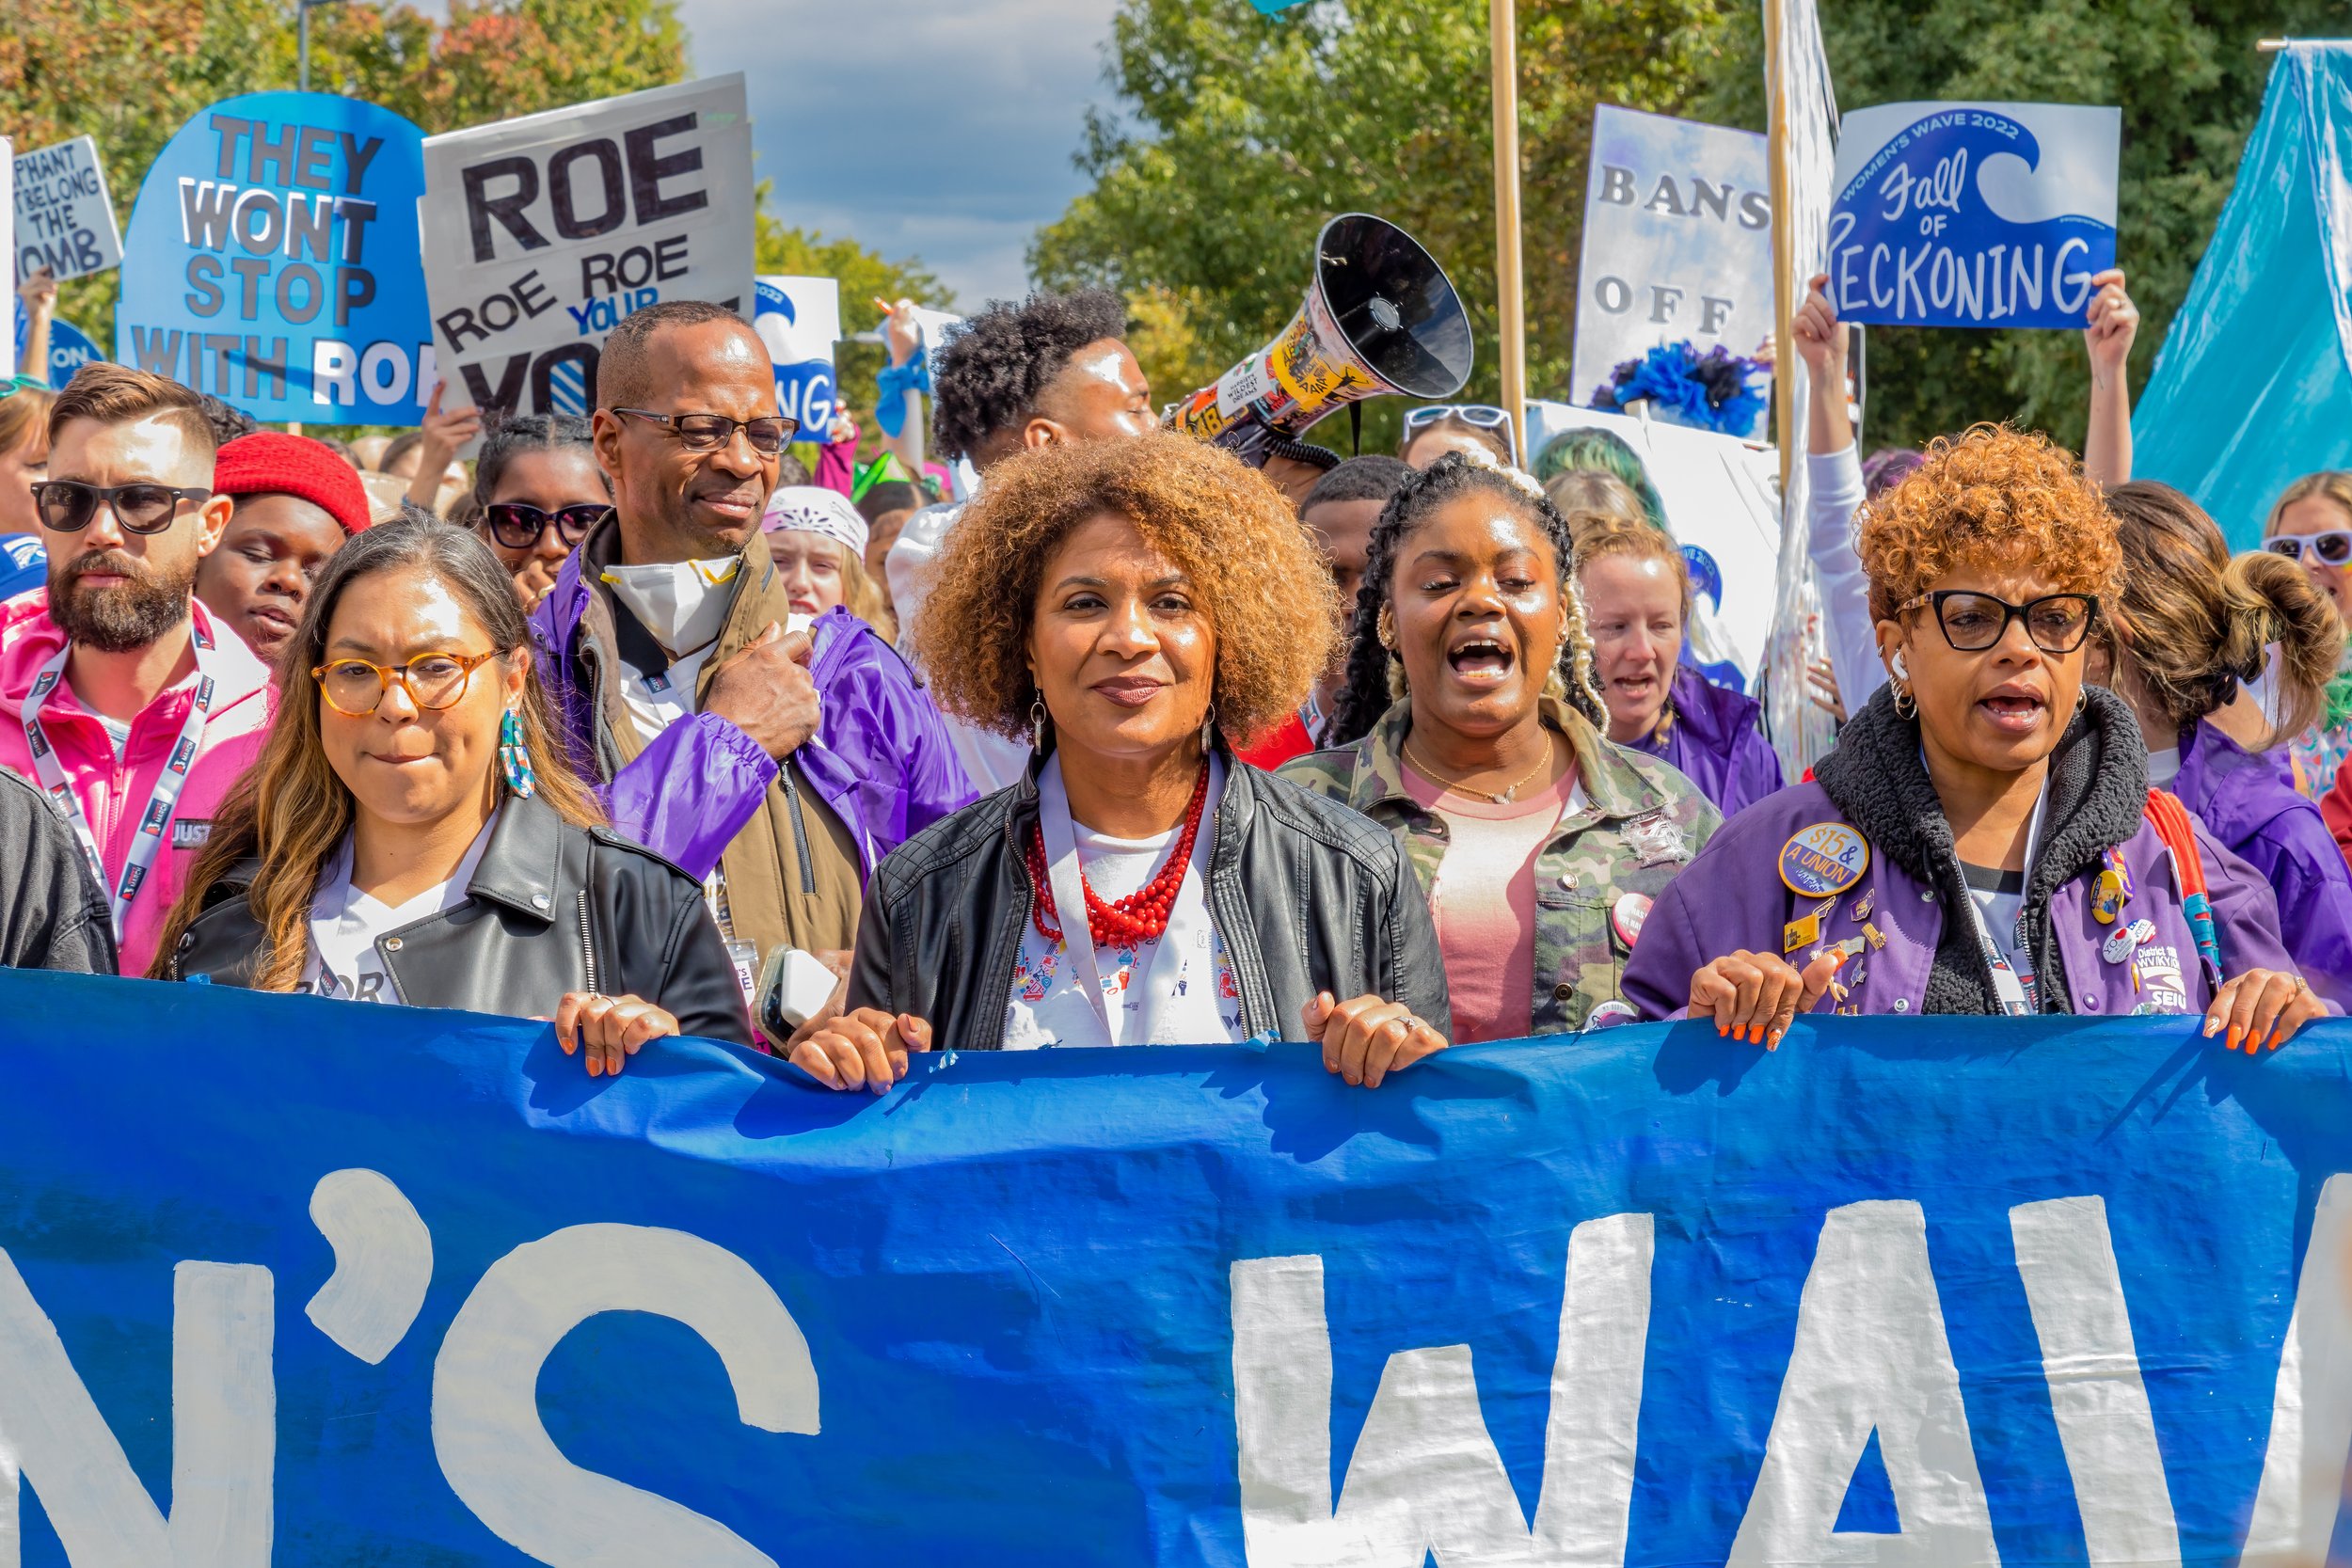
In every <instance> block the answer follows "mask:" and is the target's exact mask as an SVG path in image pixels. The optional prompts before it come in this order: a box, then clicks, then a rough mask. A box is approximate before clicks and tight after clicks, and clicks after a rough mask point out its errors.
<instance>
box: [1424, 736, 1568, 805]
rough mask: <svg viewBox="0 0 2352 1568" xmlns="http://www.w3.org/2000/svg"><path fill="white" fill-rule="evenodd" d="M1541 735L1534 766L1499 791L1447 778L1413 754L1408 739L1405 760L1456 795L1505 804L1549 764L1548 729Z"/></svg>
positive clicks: (1549, 741)
mask: <svg viewBox="0 0 2352 1568" xmlns="http://www.w3.org/2000/svg"><path fill="white" fill-rule="evenodd" d="M1543 735H1544V754H1543V755H1542V756H1541V757H1539V758H1537V759H1536V762H1535V766H1534V767H1533V768H1529V769H1528V770H1527V771H1526V772H1524V773H1522V774H1520V775H1519V776H1518V778H1517V779H1515V780H1513V781H1512V782H1511V783H1510V784H1507V785H1505V786H1504V787H1503V788H1502V790H1500V791H1488V790H1484V789H1471V788H1470V787H1469V786H1468V785H1466V784H1462V783H1461V782H1460V781H1459V780H1456V779H1449V778H1447V777H1446V776H1445V775H1444V774H1443V773H1441V772H1439V771H1438V769H1437V768H1432V767H1430V766H1429V764H1428V762H1427V761H1426V760H1425V759H1423V758H1422V757H1418V756H1415V755H1414V754H1413V743H1412V742H1411V741H1409V740H1408V741H1406V743H1405V760H1406V762H1409V763H1411V764H1412V765H1413V766H1414V767H1415V768H1420V769H1421V770H1422V772H1423V773H1426V774H1427V775H1429V777H1431V778H1433V779H1435V780H1437V781H1438V783H1439V784H1443V785H1444V786H1445V787H1446V788H1448V789H1450V790H1452V791H1454V793H1455V794H1457V795H1484V796H1486V799H1487V800H1491V801H1493V802H1494V803H1495V804H1496V805H1498V806H1507V805H1509V804H1510V803H1511V802H1512V800H1513V799H1514V798H1515V797H1516V796H1517V795H1518V792H1519V785H1521V784H1525V783H1526V782H1527V781H1528V780H1530V779H1532V778H1534V776H1535V775H1536V774H1538V773H1540V772H1542V771H1543V770H1544V769H1545V768H1549V767H1550V766H1551V732H1550V731H1549V730H1546V731H1544V732H1543Z"/></svg>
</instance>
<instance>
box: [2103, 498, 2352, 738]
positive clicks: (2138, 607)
mask: <svg viewBox="0 0 2352 1568" xmlns="http://www.w3.org/2000/svg"><path fill="white" fill-rule="evenodd" d="M2314 477H2319V476H2314ZM2106 500H2107V508H2108V510H2110V511H2111V512H2113V513H2114V514H2115V515H2116V517H2117V518H2118V519H2119V520H2120V522H2121V524H2122V527H2121V528H2120V530H2119V531H2118V538H2119V540H2120V542H2121V543H2122V547H2123V589H2122V594H2121V595H2120V598H2119V600H2118V603H2117V604H2116V607H2115V614H2114V629H2115V634H2116V635H2115V638H2114V640H2113V641H2114V647H2115V653H2116V655H2117V660H2118V663H2119V665H2120V666H2121V668H2122V672H2123V674H2124V676H2125V678H2126V679H2127V680H2129V681H2130V682H2132V683H2133V684H2134V685H2135V686H2137V688H2138V689H2139V690H2140V691H2141V692H2143V693H2144V694H2145V695H2146V697H2147V699H2148V701H2149V702H2151V703H2153V705H2155V706H2156V707H2158V708H2160V709H2162V710H2163V712H2164V715H2165V717H2166V718H2167V719H2169V720H2170V721H2172V722H2173V723H2174V724H2175V725H2178V726H2179V727H2181V728H2183V729H2186V728H2187V727H2188V726H2189V725H2191V724H2193V723H2195V722H2196V721H2198V720H2200V719H2202V718H2204V717H2205V716H2206V715H2207V714H2209V713H2212V712H2214V711H2216V710H2217V709H2218V708H2220V707H2223V706H2225V705H2227V704H2228V703H2229V702H2230V700H2231V699H2232V698H2233V697H2234V696H2235V695H2236V694H2237V689H2238V686H2239V684H2240V683H2241V682H2246V681H2251V680H2253V679H2254V678H2255V677H2256V676H2258V675H2260V674H2261V673H2262V672H2263V666H2264V664H2265V662H2266V659H2267V657H2268V655H2267V650H2268V647H2269V644H2271V643H2273V642H2276V643H2278V644H2279V645H2280V664H2281V666H2282V668H2281V670H2280V680H2279V684H2278V690H2279V693H2280V699H2281V703H2280V723H2279V728H2278V730H2277V732H2276V733H2275V734H2273V735H2272V736H2270V738H2269V740H2268V741H2267V742H2266V745H2277V744H2278V743H2279V742H2280V740H2282V739H2284V738H2286V737H2287V736H2295V735H2300V734H2301V733H2302V732H2303V731H2304V730H2306V729H2308V728H2309V727H2310V726H2311V725H2312V723H2314V722H2315V721H2317V720H2318V719H2319V717H2320V714H2321V713H2322V712H2323V711H2324V710H2325V709H2326V707H2327V689H2328V680H2329V679H2330V678H2331V677H2332V676H2333V675H2334V674H2335V670H2336V660H2337V658H2338V657H2339V656H2340V655H2341V654H2342V653H2343V651H2344V624H2343V623H2342V622H2341V621H2340V620H2339V619H2337V616H2336V610H2335V606H2334V605H2333V604H2332V603H2331V602H2330V601H2329V600H2328V595H2327V594H2323V593H2321V592H2320V591H2319V589H2318V588H2317V587H2316V586H2314V585H2313V583H2312V579H2311V578H2310V577H2309V576H2308V575H2306V574H2305V573H2304V571H2303V569H2302V568H2301V567H2299V566H2297V565H2296V564H2295V562H2291V561H2289V560H2287V558H2286V557H2284V556H2282V555H2273V554H2270V553H2267V552H2265V551H2260V550H2256V551H2251V552H2249V553H2248V554H2245V555H2241V556H2237V557H2235V558H2233V557H2232V556H2231V554H2230V551H2229V546H2227V545H2226V544H2224V543H2223V542H2222V538H2221V530H2220V528H2219V527H2218V526H2217V525H2216V524H2215V522H2214V520H2213V519H2212V518H2211V517H2209V516H2207V515H2205V513H2204V511H2203V510H2202V509H2201V508H2200V507H2199V506H2198V505H2197V503H2196V502H2195V501H2192V500H2190V499H2188V498H2187V497H2186V496H2185V495H2183V494H2181V492H2180V491H2178V490H2175V489H2173V488H2172V487H2171V486H2170V485H2169V484H2157V483H2152V482H2149V481H2145V480H2135V481H2133V482H2132V483H2128V484H2119V485H2117V486H2116V487H2115V488H2114V489H2113V490H2110V491H2108V492H2107V497H2106Z"/></svg>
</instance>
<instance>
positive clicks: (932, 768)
mask: <svg viewBox="0 0 2352 1568" xmlns="http://www.w3.org/2000/svg"><path fill="white" fill-rule="evenodd" d="M581 553H582V552H581V551H580V550H574V551H573V552H572V555H571V558H570V559H569V560H567V561H565V562H564V566H563V569H562V570H561V571H560V572H559V573H558V574H557V575H556V579H555V586H554V587H553V588H551V589H549V590H548V595H547V597H546V598H544V599H542V600H540V601H539V608H538V609H536V610H532V612H531V624H532V635H533V637H534V638H535V639H536V640H537V641H538V643H539V645H540V649H541V659H540V666H539V669H540V675H541V678H542V679H544V680H545V681H546V682H547V687H548V697H549V698H550V699H551V700H552V701H553V703H554V705H555V709H556V714H557V718H558V720H559V721H560V722H562V724H563V725H564V729H565V731H566V732H567V737H568V739H569V740H570V742H571V747H572V755H573V759H574V761H575V763H576V764H577V765H578V766H579V767H580V770H581V771H582V772H583V773H585V774H586V775H587V776H588V777H589V778H590V779H592V780H603V781H605V782H604V783H602V784H600V785H599V786H598V788H597V790H596V798H597V799H598V800H601V801H603V803H604V808H605V810H606V812H607V813H608V814H610V815H611V816H612V826H613V829H614V831H615V832H621V833H624V834H626V835H628V837H630V838H633V839H635V840H636V841H637V842H639V843H640V844H643V845H644V846H645V847H647V848H648V849H651V850H653V851H654V852H655V853H656V854H659V855H661V856H664V857H666V858H667V859H669V860H671V861H674V862H675V863H677V864H679V865H681V866H683V867H684V868H685V869H686V870H687V872H688V873H690V874H691V875H692V876H695V877H707V876H709V875H710V873H711V870H712V868H713V867H715V866H717V864H718V863H719V856H720V854H721V853H722V852H723V850H724V849H725V848H726V847H727V845H728V844H729V842H731V841H732V840H733V839H734V837H735V835H736V834H737V833H738V832H741V831H742V829H743V825H744V824H745V823H747V822H749V821H750V820H751V818H752V814H753V813H754V812H755V811H757V810H758V809H759V805H760V801H761V800H763V799H764V798H765V797H766V795H767V792H768V786H769V784H771V783H772V782H773V781H774V779H775V776H776V765H775V762H774V760H773V759H772V758H771V757H770V756H769V755H768V753H767V752H764V751H762V750H761V749H760V747H759V745H758V743H757V742H756V741H755V740H753V739H752V737H751V736H748V735H745V734H744V733H743V732H742V731H741V730H739V729H738V728H737V727H736V726H735V725H733V724H731V723H729V722H728V721H726V720H724V719H722V718H719V717H718V716H717V715H715V714H708V713H695V714H689V715H688V716H687V717H686V718H684V719H682V720H680V721H677V722H676V723H675V724H672V725H671V726H670V727H669V728H668V729H667V730H665V731H663V732H662V733H661V735H660V738H658V739H656V740H655V741H654V742H653V743H652V744H650V745H648V746H647V747H646V748H645V749H644V751H643V752H640V753H638V756H637V760H636V761H634V762H632V763H629V764H628V765H627V766H626V767H622V768H617V769H615V768H612V766H611V762H612V759H611V757H610V756H609V754H608V753H607V752H606V749H605V747H604V745H603V744H602V742H601V739H600V737H599V736H598V734H597V728H596V713H595V711H594V694H593V693H592V692H591V690H590V689H589V688H588V687H587V686H586V685H585V684H584V682H583V681H582V680H581V678H580V662H579V660H580V646H579V644H580V637H581V636H582V623H583V620H584V618H585V616H586V614H587V610H588V602H589V589H588V585H587V584H586V583H584V582H582V581H581V580H580V556H581ZM810 634H811V636H812V637H813V638H814V640H815V643H816V647H815V651H814V653H813V654H812V656H811V657H810V659H809V674H810V676H811V678H813V679H814V680H815V681H816V683H817V690H818V696H819V697H820V698H821V699H822V702H823V705H824V711H823V716H822V717H821V718H820V719H819V720H818V725H817V733H816V734H815V735H813V736H810V737H809V738H808V739H807V740H806V741H804V742H803V743H802V746H801V748H800V750H799V751H797V752H794V753H793V756H794V758H795V759H796V760H797V761H798V762H799V763H800V765H801V773H802V776H803V777H804V778H806V779H807V781H808V782H809V784H811V785H813V786H814V787H815V788H816V790H817V792H818V794H819V795H821V796H822V797H824V800H825V803H826V804H827V805H829V806H831V807H832V808H833V810H834V815H835V816H839V817H840V818H841V821H842V823H843V825H844V826H846V827H847V828H848V829H849V830H850V833H851V834H852V835H853V836H854V837H855V838H856V839H857V843H858V853H859V856H860V859H861V861H862V863H863V869H864V871H865V874H866V877H867V878H869V879H870V878H871V877H872V876H873V874H874V866H875V864H876V863H878V862H880V861H881V859H882V857H883V856H884V855H886V854H888V853H890V851H891V850H893V849H896V848H897V847H898V846H899V845H901V844H903V843H905V842H906V841H907V839H909V838H910V837H912V836H913V835H914V834H915V833H916V832H920V831H921V830H922V829H924V828H927V827H929V826H930V824H932V823H933V822H936V821H938V820H939V819H940V818H941V817H943V816H946V815H947V814H948V813H950V812H953V811H956V810H959V809H961V808H962V807H964V806H967V805H969V804H971V803H972V801H974V800H977V799H978V796H977V792H975V791H974V789H973V788H972V784H971V781H970V780H969V779H968V778H966V777H965V775H964V771H963V765H962V764H961V762H959V761H957V760H956V752H955V746H954V744H953V742H951V741H950V740H949V739H948V738H947V732H946V727H945V726H944V725H943V724H942V722H941V721H940V717H939V710H938V709H937V708H936V707H934V706H932V705H931V700H930V695H929V694H928V693H926V692H925V691H924V690H923V689H922V688H920V687H919V686H917V685H916V684H915V681H914V673H913V672H912V671H910V670H909V669H908V668H907V665H906V661H905V660H904V659H902V658H900V657H898V651H897V650H896V649H894V648H893V647H891V645H890V644H889V643H887V642H885V641H882V638H881V637H880V636H878V635H877V634H876V633H875V632H874V630H873V628H872V627H870V626H867V625H866V623H865V622H863V621H861V620H859V619H858V618H857V617H856V616H854V615H852V614H850V612H849V611H848V610H842V609H837V608H836V609H834V610H827V611H826V612H825V613H824V614H822V615H820V616H818V618H817V623H816V625H815V626H812V627H811V628H810Z"/></svg>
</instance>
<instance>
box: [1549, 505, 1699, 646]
mask: <svg viewBox="0 0 2352 1568" xmlns="http://www.w3.org/2000/svg"><path fill="white" fill-rule="evenodd" d="M1567 518H1568V537H1569V538H1571V539H1574V540H1575V541H1576V578H1577V581H1578V582H1579V583H1581V582H1582V581H1583V580H1584V568H1585V567H1587V566H1589V565H1591V564H1592V563H1593V562H1596V561H1600V560H1603V559H1605V558H1607V557H1610V556H1617V555H1622V556H1628V557H1630V558H1631V559H1633V560H1635V561H1656V562H1663V563H1664V565H1665V567H1666V570H1667V571H1668V572H1670V573H1671V574H1673V577H1674V579H1675V587H1676V589H1677V591H1678V592H1679V593H1680V594H1681V595H1682V620H1683V624H1684V625H1685V626H1688V625H1689V624H1690V621H1691V606H1692V600H1693V598H1694V596H1695V594H1696V590H1695V589H1694V588H1693V586H1692V582H1691V563H1690V562H1688V561H1685V560H1684V559H1683V558H1682V550H1681V547H1680V546H1677V544H1676V543H1675V542H1674V541H1673V540H1672V539H1671V538H1669V537H1668V536H1667V535H1666V534H1664V533H1663V532H1661V531H1659V530H1657V529H1655V528H1652V527H1651V526H1650V525H1649V524H1648V523H1646V522H1629V521H1628V520H1626V519H1625V518H1624V517H1621V516H1617V515H1613V514H1611V513H1606V512H1589V511H1588V512H1571V513H1569V514H1568V515H1567Z"/></svg>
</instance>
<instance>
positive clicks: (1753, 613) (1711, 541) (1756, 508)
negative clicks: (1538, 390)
mask: <svg viewBox="0 0 2352 1568" xmlns="http://www.w3.org/2000/svg"><path fill="white" fill-rule="evenodd" d="M1527 425H1528V430H1529V432H1530V433H1531V436H1532V440H1531V444H1530V450H1531V451H1536V452H1541V451H1543V450H1544V447H1545V445H1546V444H1547V443H1549V441H1550V440H1551V438H1552V437H1553V436H1557V435H1559V434H1560V433H1561V432H1563V431H1567V430H1585V429H1597V430H1606V431H1611V432H1613V433H1614V434H1615V435H1617V436H1621V437H1623V438H1624V440H1625V443H1626V444H1627V445H1628V446H1629V447H1631V448H1632V449H1633V451H1634V453H1635V455H1636V456H1638V457H1640V458H1641V460H1642V464H1643V466H1644V467H1646V468H1647V469H1648V470H1649V478H1650V483H1652V484H1654V485H1656V486H1657V487H1658V499H1660V500H1661V502H1663V503H1664V505H1665V508H1666V527H1667V530H1668V531H1670V532H1672V533H1673V534H1674V536H1675V542H1676V543H1677V544H1678V545H1684V546H1697V547H1698V548H1700V549H1703V550H1705V551H1706V552H1707V553H1708V555H1709V556H1711V557H1713V558H1714V561H1715V565H1716V569H1717V571H1718V572H1719V573H1720V574H1721V576H1722V578H1723V584H1724V595H1723V603H1722V604H1721V605H1720V606H1718V607H1717V610H1716V613H1715V615H1714V617H1713V626H1714V628H1715V630H1716V631H1717V632H1718V633H1720V634H1721V636H1722V639H1723V641H1724V642H1726V643H1728V644H1729V646H1728V647H1726V648H1725V649H1724V650H1723V651H1724V653H1726V654H1727V655H1728V656H1729V657H1730V658H1731V661H1732V662H1733V663H1735V664H1737V665H1739V666H1740V671H1741V673H1744V674H1745V675H1746V676H1747V677H1748V679H1749V681H1750V683H1751V685H1753V683H1754V681H1755V679H1756V673H1757V670H1758V669H1759V667H1760V666H1761V664H1762V662H1763V657H1764V642H1765V638H1766V634H1767V633H1768V632H1769V631H1770V630H1771V627H1772V602H1773V596H1774V594H1775V592H1776V590H1775V588H1774V583H1775V581H1776V579H1777V577H1778V571H1779V560H1780V496H1779V492H1778V491H1777V490H1776V489H1775V488H1774V485H1773V481H1774V479H1775V478H1777V476H1778V475H1779V472H1780V454H1779V453H1778V452H1776V451H1773V450H1772V448H1771V447H1767V446H1758V445H1756V443H1754V442H1751V441H1742V440H1740V439H1739V438H1738V437H1736V436H1718V435H1716V434H1715V433H1714V432H1713V431H1710V430H1692V429H1690V428H1689V427H1688V426H1684V425H1678V424H1667V423H1665V422H1664V421H1663V420H1642V419H1636V418H1634V417H1632V416H1630V415H1627V414H1604V413H1602V412H1601V411H1600V410H1598V409H1597V408H1572V407H1570V406H1569V405H1568V404H1565V403H1549V402H1536V401H1530V402H1529V404H1528V405H1527ZM1702 613H1704V607H1702Z"/></svg>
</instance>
